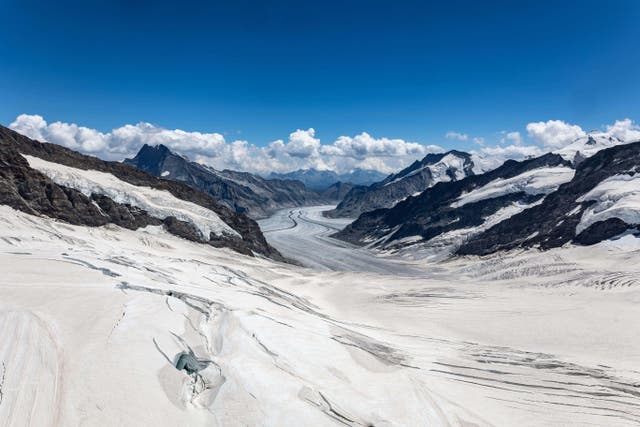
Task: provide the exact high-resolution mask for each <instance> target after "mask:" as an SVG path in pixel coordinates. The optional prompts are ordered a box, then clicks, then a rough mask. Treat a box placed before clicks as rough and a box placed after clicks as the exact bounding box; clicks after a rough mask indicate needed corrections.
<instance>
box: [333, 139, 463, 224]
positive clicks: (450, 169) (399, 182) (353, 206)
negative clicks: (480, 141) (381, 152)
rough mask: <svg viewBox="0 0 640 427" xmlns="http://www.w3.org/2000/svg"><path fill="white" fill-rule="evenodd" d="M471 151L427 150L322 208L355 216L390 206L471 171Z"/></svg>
mask: <svg viewBox="0 0 640 427" xmlns="http://www.w3.org/2000/svg"><path fill="white" fill-rule="evenodd" d="M473 166H474V165H473V161H472V160H471V155H470V154H468V153H464V152H460V151H455V150H454V151H449V152H447V153H441V154H429V155H427V156H426V157H425V158H423V159H422V160H420V161H416V162H414V163H413V164H412V165H411V166H409V167H407V168H406V169H403V170H402V171H400V172H398V173H396V174H393V175H389V176H388V177H387V178H385V179H384V180H383V181H380V182H378V183H375V184H372V185H370V186H369V187H366V188H362V187H361V188H354V189H353V190H352V191H350V192H349V193H348V194H347V195H346V196H345V197H344V199H343V200H342V202H340V204H338V206H337V207H336V208H335V209H333V210H331V211H328V212H326V215H327V216H329V217H334V218H337V217H347V218H357V217H358V216H359V215H360V214H362V213H363V212H371V211H374V210H376V209H381V208H390V207H393V206H394V205H395V204H396V203H398V202H400V201H402V200H405V199H406V198H407V197H409V196H413V195H416V194H419V193H421V192H422V191H424V190H425V189H427V188H429V187H432V186H433V185H435V184H437V183H438V182H450V181H457V180H460V179H463V178H464V177H466V176H469V175H473Z"/></svg>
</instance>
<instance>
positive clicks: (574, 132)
mask: <svg viewBox="0 0 640 427" xmlns="http://www.w3.org/2000/svg"><path fill="white" fill-rule="evenodd" d="M527 132H528V133H529V136H530V137H531V138H533V140H534V141H536V142H538V143H540V144H542V145H543V146H544V147H545V148H547V149H550V150H555V149H558V148H562V147H564V146H565V145H569V144H571V143H572V142H573V141H575V140H576V139H577V138H580V137H583V136H585V135H586V132H585V131H583V130H582V128H581V127H580V126H578V125H571V124H569V123H566V122H563V121H562V120H549V121H547V122H535V123H529V124H528V125H527Z"/></svg>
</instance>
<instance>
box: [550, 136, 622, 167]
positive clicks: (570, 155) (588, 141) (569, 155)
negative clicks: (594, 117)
mask: <svg viewBox="0 0 640 427" xmlns="http://www.w3.org/2000/svg"><path fill="white" fill-rule="evenodd" d="M627 142H630V141H623V140H621V139H618V138H616V137H615V136H612V135H610V134H608V133H606V132H590V133H589V134H587V135H586V136H583V137H580V138H578V139H576V140H575V141H574V142H572V143H571V144H569V145H567V146H565V147H563V148H561V149H559V150H556V151H554V153H557V154H560V155H561V156H562V157H563V158H565V159H566V160H569V161H570V162H574V163H580V162H581V161H582V160H584V159H585V158H588V157H591V156H593V155H594V154H596V153H597V152H598V151H600V150H604V149H606V148H611V147H615V146H616V145H621V144H625V143H627Z"/></svg>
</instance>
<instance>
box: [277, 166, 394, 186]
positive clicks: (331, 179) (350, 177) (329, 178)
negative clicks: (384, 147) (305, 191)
mask: <svg viewBox="0 0 640 427" xmlns="http://www.w3.org/2000/svg"><path fill="white" fill-rule="evenodd" d="M385 177H386V175H385V174H383V173H382V172H378V171H374V170H365V169H354V170H353V171H352V172H349V173H345V174H337V173H336V172H334V171H328V170H322V171H321V170H317V169H299V170H297V171H293V172H288V173H271V174H270V175H269V178H270V179H292V180H297V181H301V182H302V183H304V185H305V186H307V188H310V189H313V190H325V189H327V188H328V187H330V186H331V185H332V184H335V183H336V182H343V183H350V184H353V185H371V184H373V183H374V182H378V181H380V180H383V179H384V178H385Z"/></svg>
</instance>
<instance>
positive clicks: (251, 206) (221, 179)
mask: <svg viewBox="0 0 640 427" xmlns="http://www.w3.org/2000/svg"><path fill="white" fill-rule="evenodd" d="M124 162H125V163H126V164H129V165H132V166H135V167H136V168H138V169H140V170H143V171H145V172H149V173H150V174H153V175H155V176H157V177H161V178H163V179H165V180H172V181H178V182H182V183H185V184H187V185H189V186H191V187H193V188H196V189H198V190H202V191H204V192H206V193H207V194H209V195H210V196H211V197H213V198H214V199H215V200H216V201H217V202H218V203H219V204H221V205H224V206H226V207H228V208H229V209H232V210H234V211H236V212H238V213H243V214H246V215H248V216H250V217H251V218H254V219H259V218H265V217H268V216H269V215H271V214H272V213H273V212H275V211H276V210H278V209H283V208H288V207H294V206H305V205H306V206H309V205H321V204H329V203H335V202H336V201H337V200H336V199H334V198H332V197H331V196H333V194H331V193H324V192H317V191H314V190H310V189H308V188H306V187H305V185H304V184H303V183H302V182H300V181H292V180H282V179H264V178H262V177H260V176H257V175H254V174H251V173H247V172H237V171H232V170H227V169H225V170H223V171H218V170H215V169H213V168H210V167H208V166H205V165H201V164H199V163H196V162H191V161H189V159H187V158H185V157H183V156H180V155H178V154H176V153H173V152H172V151H171V150H170V149H169V148H167V147H165V146H164V145H157V146H155V147H152V146H149V145H144V146H143V147H142V148H141V149H140V151H139V152H138V154H137V155H136V156H135V157H134V158H133V159H126V160H125V161H124Z"/></svg>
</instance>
